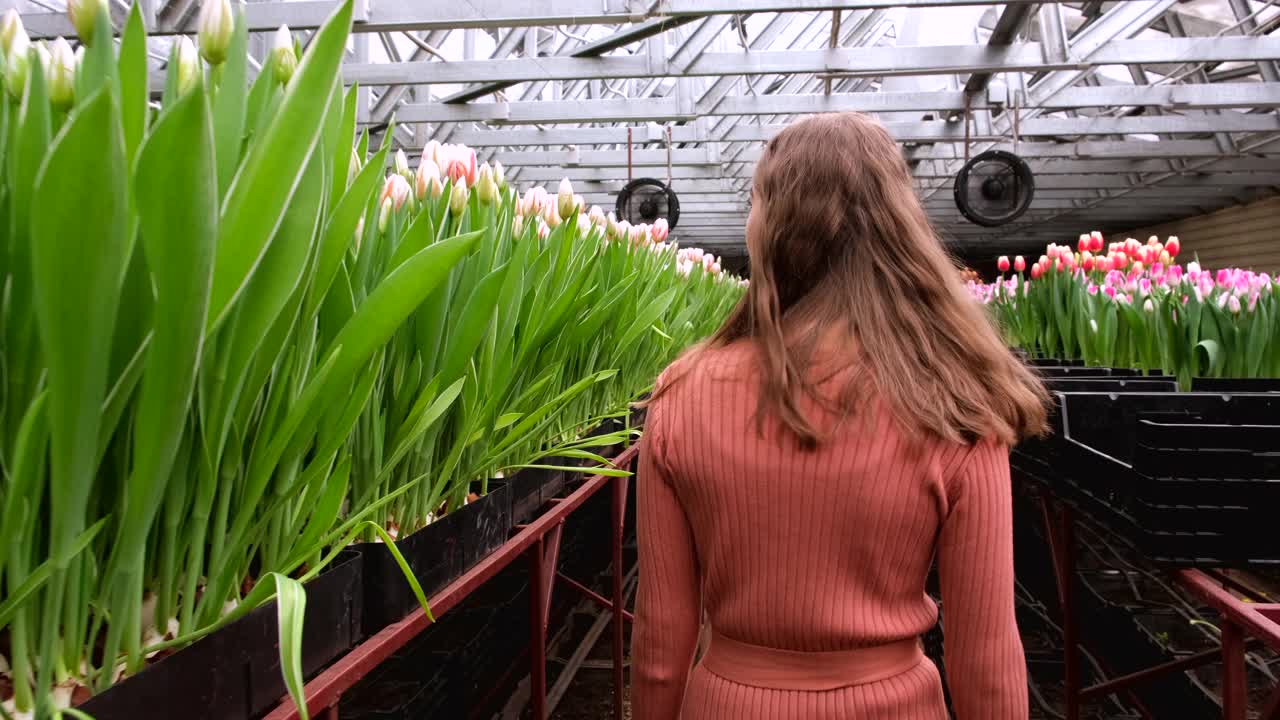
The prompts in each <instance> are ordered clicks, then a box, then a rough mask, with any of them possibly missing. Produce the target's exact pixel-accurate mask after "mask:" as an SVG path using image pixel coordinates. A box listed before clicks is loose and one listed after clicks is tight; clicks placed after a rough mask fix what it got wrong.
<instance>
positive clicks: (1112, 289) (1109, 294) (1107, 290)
mask: <svg viewBox="0 0 1280 720" xmlns="http://www.w3.org/2000/svg"><path fill="white" fill-rule="evenodd" d="M1102 292H1104V293H1106V294H1107V297H1109V298H1111V299H1112V300H1114V299H1115V297H1116V289H1115V287H1114V286H1112V285H1108V286H1106V287H1104V288H1102Z"/></svg>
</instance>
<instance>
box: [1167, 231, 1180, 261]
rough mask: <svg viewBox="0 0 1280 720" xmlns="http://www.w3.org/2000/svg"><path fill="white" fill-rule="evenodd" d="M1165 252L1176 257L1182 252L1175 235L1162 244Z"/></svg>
mask: <svg viewBox="0 0 1280 720" xmlns="http://www.w3.org/2000/svg"><path fill="white" fill-rule="evenodd" d="M1164 250H1165V252H1167V253H1169V257H1175V258H1176V257H1178V253H1180V252H1182V243H1181V242H1180V241H1179V240H1178V236H1177V235H1173V236H1171V237H1170V238H1169V240H1168V241H1167V242H1166V243H1165V244H1164Z"/></svg>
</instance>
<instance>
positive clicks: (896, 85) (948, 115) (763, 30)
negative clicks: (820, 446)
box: [20, 0, 1280, 256]
mask: <svg viewBox="0 0 1280 720" xmlns="http://www.w3.org/2000/svg"><path fill="white" fill-rule="evenodd" d="M333 4H334V3H333V2H330V1H328V0H303V1H300V2H281V1H278V0H273V1H269V2H251V3H250V4H248V5H247V6H246V17H247V19H248V22H249V24H250V28H251V29H252V30H255V31H261V32H262V33H265V32H266V31H270V30H274V29H275V28H276V27H278V26H279V25H282V24H287V25H289V26H290V27H291V28H293V29H303V30H306V29H313V28H315V27H316V26H317V25H318V24H319V23H320V22H321V21H322V20H323V19H324V18H325V16H326V15H327V14H328V12H329V11H330V10H331V9H332V7H333ZM60 5H61V1H60V0H56V1H50V0H40V1H39V2H36V0H28V2H26V7H25V8H24V9H25V10H27V11H30V12H27V13H26V14H24V15H23V22H24V23H25V24H26V26H27V27H28V28H29V30H30V31H31V33H32V35H33V37H53V36H56V35H63V34H65V35H70V34H73V33H72V28H71V27H70V24H69V22H68V20H67V19H66V15H65V14H64V13H63V12H62V11H61V10H62V8H61V7H59V6H60ZM20 7H21V5H20ZM144 7H145V8H146V14H147V16H148V17H147V20H148V25H149V27H154V28H156V29H158V31H159V32H161V33H186V32H192V31H193V27H194V22H195V14H196V10H197V9H198V2H195V0H170V1H169V2H165V1H164V0H151V1H150V2H145V3H144ZM113 11H115V12H118V13H120V14H123V12H124V3H122V2H116V3H114V7H113ZM952 20H958V22H951V21H952ZM966 20H967V21H968V25H965V22H964V21H966ZM1277 28H1280V7H1277V6H1276V5H1274V4H1273V3H1271V2H1258V1H1256V0H1196V1H1195V2H1192V3H1180V2H1177V0H1129V1H1121V2H1102V1H1101V0H1089V1H1087V2H1074V3H1035V2H1023V1H1018V2H1009V3H1004V4H997V3H982V2H977V1H976V0H906V1H904V0H896V1H894V2H888V1H884V2H881V1H878V0H862V1H860V2H830V1H825V0H750V1H747V2H716V1H712V0H656V1H645V2H641V1H637V0H556V1H555V2H531V1H529V0H486V1H485V2H479V1H478V0H471V1H469V2H459V3H429V2H409V1H408V0H398V1H387V0H366V2H364V3H361V4H360V6H359V7H358V8H357V10H356V23H355V32H356V33H357V34H356V35H355V36H354V41H353V42H352V44H351V45H352V46H351V47H350V48H349V53H348V59H347V62H346V66H345V68H344V73H343V77H344V80H345V81H346V82H348V83H357V82H358V83H360V85H361V87H362V89H363V95H364V98H363V99H364V101H365V102H363V103H362V104H361V117H360V121H361V123H362V124H363V125H365V126H367V127H369V128H371V129H372V130H373V131H375V132H382V133H385V131H386V129H387V128H388V126H389V123H390V122H391V121H392V120H393V119H394V123H395V125H394V127H395V129H394V139H393V142H394V143H395V144H396V145H398V146H404V147H406V148H410V149H412V148H417V147H421V145H422V144H423V143H424V142H426V141H427V140H429V139H432V138H434V139H437V140H440V141H448V142H462V143H466V144H468V145H471V146H474V147H477V148H479V149H480V151H481V154H482V157H483V158H484V159H489V160H498V161H501V162H503V163H504V165H508V166H511V167H518V168H519V170H515V171H513V172H512V179H513V180H514V181H515V182H516V183H517V185H523V184H527V183H529V182H545V181H550V180H556V179H559V178H560V177H561V176H567V177H569V178H570V179H572V180H573V181H574V182H575V184H577V185H580V187H581V188H582V189H583V191H584V195H585V196H586V199H587V201H588V202H589V203H594V204H599V205H602V206H605V207H606V208H608V207H610V206H611V205H612V203H613V202H614V198H615V197H616V194H617V192H618V190H619V189H620V188H621V187H622V185H623V184H624V183H625V181H626V180H627V179H628V178H629V177H636V176H654V177H658V178H659V179H662V180H667V179H670V182H671V185H672V187H673V189H674V190H676V192H677V193H679V195H680V198H681V209H682V216H681V220H680V223H679V231H678V236H679V238H680V240H681V241H682V242H684V243H687V244H694V245H700V246H703V247H706V248H709V249H715V250H717V251H719V252H722V253H725V254H727V255H730V256H734V255H741V254H742V253H743V250H744V249H743V247H742V244H743V243H742V225H743V222H744V220H745V216H746V199H745V190H746V188H747V187H748V185H749V182H750V176H751V172H752V169H753V164H754V161H755V160H756V158H758V157H759V153H760V148H761V145H762V141H764V140H767V139H768V138H769V137H770V136H771V135H772V134H773V133H775V132H777V131H778V130H779V129H780V128H781V127H784V126H785V125H786V124H787V123H788V122H790V121H792V120H794V119H796V118H797V117H800V116H803V115H806V114H809V113H820V112H834V111H848V110H852V111H861V112H869V113H876V114H878V115H880V116H881V117H882V118H883V119H884V120H885V121H886V123H887V125H888V127H889V128H890V130H891V132H892V133H893V134H894V135H895V137H897V138H898V139H899V141H900V143H901V144H902V145H903V147H904V152H905V153H906V154H907V157H908V159H909V160H910V162H911V165H912V167H913V172H914V174H915V177H916V179H917V183H918V188H919V190H920V192H921V194H922V197H923V198H924V202H925V204H926V207H927V209H928V212H929V214H930V216H931V217H932V219H933V221H934V223H935V225H936V226H937V227H938V229H939V231H940V232H941V233H942V235H943V236H944V237H945V238H946V239H947V240H949V241H952V242H953V243H957V244H958V245H960V246H961V247H968V248H973V247H981V248H982V250H983V251H988V252H990V253H992V254H994V253H995V252H997V251H1001V250H1007V249H1019V248H1021V247H1023V246H1025V245H1029V244H1031V243H1032V242H1033V241H1042V240H1045V239H1051V238H1054V237H1056V236H1058V235H1061V233H1062V232H1063V231H1062V228H1063V227H1064V225H1066V226H1070V227H1069V229H1071V230H1076V229H1080V228H1083V229H1085V230H1089V229H1099V230H1103V231H1108V230H1123V229H1128V228H1131V227H1133V226H1135V225H1143V224H1148V225H1149V224H1154V223H1158V222H1162V221H1167V220H1171V219H1177V218H1181V217H1186V216H1189V215H1196V214H1203V213H1205V212H1210V211H1213V210H1216V209H1220V208H1223V207H1227V206H1231V205H1233V204H1237V203H1241V202H1246V201H1249V200H1252V199H1256V198H1259V197H1263V196H1266V195H1269V194H1272V193H1274V191H1275V188H1276V187H1277V186H1280V116H1278V115H1277V113H1276V108H1277V107H1278V106H1280V60H1278V59H1280V33H1277V32H1276V30H1277ZM459 36H461V37H460V38H459ZM922 36H927V37H926V39H931V38H942V41H941V42H935V41H932V40H931V41H930V42H918V40H919V39H920V38H921V37H922ZM482 37H483V38H486V39H485V40H484V43H486V44H487V45H488V46H491V50H490V51H489V52H488V53H487V54H488V55H489V57H483V55H484V54H486V53H482V52H480V51H479V50H478V48H479V45H480V44H481V38H482ZM256 42H257V43H258V50H259V53H260V54H261V53H263V52H265V48H266V40H265V37H259V38H257V39H256ZM163 57H164V54H163V53H160V52H156V53H154V58H156V59H155V60H154V62H156V67H157V70H156V71H157V73H159V72H160V71H161V69H160V65H161V63H162V60H159V58H163ZM1121 74H1123V75H1125V76H1127V77H1119V75H1121ZM441 89H444V90H445V91H444V92H441ZM966 137H967V142H966ZM992 148H1000V149H1005V150H1010V151H1013V152H1015V153H1016V154H1018V155H1020V156H1022V157H1024V158H1026V159H1028V161H1029V163H1030V166H1031V169H1032V170H1033V172H1034V173H1036V175H1037V192H1036V195H1035V199H1034V201H1033V202H1032V204H1031V206H1030V209H1029V210H1028V212H1027V213H1026V215H1024V216H1023V217H1022V218H1020V219H1019V220H1018V221H1016V222H1014V223H1012V224H1009V225H1005V226H1003V227H999V228H982V227H979V226H976V225H971V224H969V223H967V222H966V221H964V220H963V219H962V218H961V216H960V214H959V212H958V211H957V209H956V207H955V204H954V202H953V200H952V197H951V192H950V190H951V186H952V182H953V180H952V178H953V177H954V175H955V173H956V172H957V171H958V170H959V168H960V166H961V165H962V164H963V162H964V159H965V158H966V157H971V156H973V155H976V154H977V153H979V152H982V151H984V150H987V149H992ZM628 163H630V165H628Z"/></svg>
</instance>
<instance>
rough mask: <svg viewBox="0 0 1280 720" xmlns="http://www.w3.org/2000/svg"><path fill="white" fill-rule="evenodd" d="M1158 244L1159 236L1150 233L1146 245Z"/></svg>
mask: <svg viewBox="0 0 1280 720" xmlns="http://www.w3.org/2000/svg"><path fill="white" fill-rule="evenodd" d="M1159 244H1160V238H1158V237H1156V236H1155V235H1152V236H1151V237H1149V238H1147V245H1148V246H1150V245H1159Z"/></svg>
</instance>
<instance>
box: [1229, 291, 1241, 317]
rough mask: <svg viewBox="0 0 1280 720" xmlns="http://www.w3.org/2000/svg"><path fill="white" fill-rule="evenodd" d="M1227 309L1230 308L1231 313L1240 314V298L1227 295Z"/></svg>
mask: <svg viewBox="0 0 1280 720" xmlns="http://www.w3.org/2000/svg"><path fill="white" fill-rule="evenodd" d="M1227 309H1228V310H1230V311H1231V313H1232V314H1233V315H1239V314H1240V298H1238V297H1236V296H1235V295H1231V296H1230V297H1228V298H1227Z"/></svg>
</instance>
